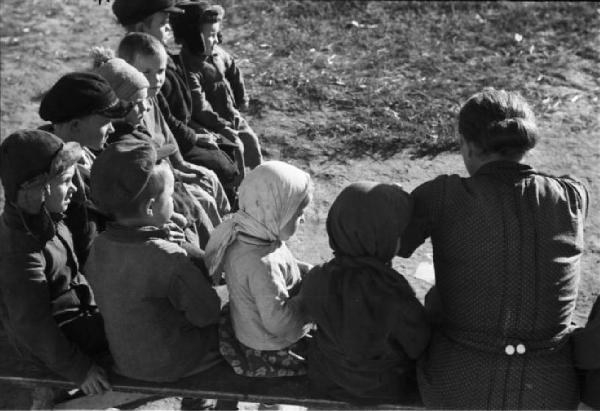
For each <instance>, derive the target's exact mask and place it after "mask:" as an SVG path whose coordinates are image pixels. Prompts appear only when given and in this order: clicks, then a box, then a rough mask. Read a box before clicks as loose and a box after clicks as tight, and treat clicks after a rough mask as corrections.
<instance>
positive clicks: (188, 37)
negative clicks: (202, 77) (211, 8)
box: [169, 2, 208, 54]
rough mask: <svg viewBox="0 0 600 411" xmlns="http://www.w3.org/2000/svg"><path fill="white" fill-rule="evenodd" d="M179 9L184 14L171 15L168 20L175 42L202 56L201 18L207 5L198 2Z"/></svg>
mask: <svg viewBox="0 0 600 411" xmlns="http://www.w3.org/2000/svg"><path fill="white" fill-rule="evenodd" d="M179 7H180V8H181V9H183V10H185V13H180V14H173V15H171V18H170V20H169V22H170V24H171V28H172V29H173V37H175V42H176V43H177V44H181V45H182V46H185V47H186V48H187V49H188V50H189V51H190V52H192V53H194V54H203V53H204V51H205V50H204V42H203V41H202V24H203V23H204V21H203V18H202V17H203V13H204V10H206V8H207V7H208V4H206V3H202V2H198V3H194V4H190V5H181V6H179Z"/></svg>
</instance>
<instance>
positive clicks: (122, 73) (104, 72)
mask: <svg viewBox="0 0 600 411" xmlns="http://www.w3.org/2000/svg"><path fill="white" fill-rule="evenodd" d="M90 55H91V56H92V58H93V68H92V71H93V72H94V73H96V74H99V75H101V76H102V77H104V79H105V80H106V81H107V82H108V83H109V84H110V85H111V87H112V88H113V90H114V91H115V94H116V95H117V97H119V98H120V99H121V100H125V101H131V99H132V97H133V95H134V94H135V93H136V92H137V91H138V90H141V89H143V88H148V87H150V83H148V80H147V79H146V77H145V76H144V75H143V74H142V73H141V72H140V71H138V70H137V69H136V68H135V67H133V66H132V65H131V64H129V63H127V62H126V61H125V60H123V59H120V58H118V57H115V54H114V52H113V51H112V50H110V49H106V48H103V47H94V48H93V49H92V51H91V52H90Z"/></svg>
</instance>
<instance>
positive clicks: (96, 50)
mask: <svg viewBox="0 0 600 411" xmlns="http://www.w3.org/2000/svg"><path fill="white" fill-rule="evenodd" d="M90 57H91V58H92V68H93V69H95V68H98V67H100V66H102V65H103V64H105V63H107V62H108V61H109V60H111V59H114V58H115V52H114V51H112V50H111V49H109V48H106V47H93V48H92V49H91V50H90Z"/></svg>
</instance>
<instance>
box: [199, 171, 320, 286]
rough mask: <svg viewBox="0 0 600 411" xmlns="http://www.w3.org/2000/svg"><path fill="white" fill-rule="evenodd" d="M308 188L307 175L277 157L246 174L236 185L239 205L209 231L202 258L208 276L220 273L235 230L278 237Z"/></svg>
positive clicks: (260, 236) (254, 234)
mask: <svg viewBox="0 0 600 411" xmlns="http://www.w3.org/2000/svg"><path fill="white" fill-rule="evenodd" d="M309 190H310V176H309V175H308V174H307V173H305V172H304V171H302V170H300V169H298V168H296V167H294V166H292V165H290V164H287V163H284V162H281V161H267V162H264V163H262V164H261V165H259V166H258V167H256V168H255V169H254V170H252V171H251V172H249V173H248V174H246V177H245V178H244V180H243V181H242V184H241V185H240V192H239V206H240V209H239V211H237V212H236V213H234V214H233V216H232V218H230V219H228V220H225V221H223V222H222V223H221V224H219V226H218V227H217V228H216V229H215V230H214V231H213V232H212V234H211V236H210V239H209V241H208V244H207V245H206V253H205V262H206V264H207V266H208V271H209V273H210V275H211V276H213V275H215V274H220V272H221V265H222V261H223V257H224V256H225V252H226V251H227V248H228V247H229V245H231V243H233V242H234V241H235V239H236V238H237V234H238V233H244V234H248V235H250V236H252V237H255V238H260V239H262V240H266V241H277V240H279V237H280V233H281V229H282V228H283V227H285V226H286V224H287V223H288V222H289V221H290V219H291V218H292V216H293V215H294V214H295V213H296V211H297V210H298V208H299V207H300V204H302V202H303V201H304V199H305V198H306V196H307V195H308V194H309Z"/></svg>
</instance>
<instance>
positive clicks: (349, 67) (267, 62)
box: [222, 0, 600, 159]
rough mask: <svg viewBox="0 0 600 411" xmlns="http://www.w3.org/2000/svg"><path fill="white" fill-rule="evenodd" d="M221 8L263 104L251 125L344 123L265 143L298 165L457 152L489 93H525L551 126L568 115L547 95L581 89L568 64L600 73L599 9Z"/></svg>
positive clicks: (352, 4)
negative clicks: (314, 114) (483, 94)
mask: <svg viewBox="0 0 600 411" xmlns="http://www.w3.org/2000/svg"><path fill="white" fill-rule="evenodd" d="M222 4H223V6H224V7H225V10H226V11H227V16H226V18H227V27H232V28H234V29H235V30H234V31H235V33H236V35H235V37H234V38H229V39H227V38H226V40H225V42H226V46H228V44H229V45H231V46H233V47H235V49H236V54H237V55H238V58H240V59H241V60H244V59H246V60H247V64H246V67H245V72H246V73H248V74H249V75H248V76H247V77H249V78H248V84H250V88H251V92H252V95H254V96H260V97H258V98H255V99H254V100H253V101H252V103H253V107H252V110H251V116H254V117H256V118H261V116H262V114H261V113H262V112H263V111H264V110H274V111H279V112H281V113H282V114H283V115H287V116H294V115H298V114H300V113H307V112H311V111H314V110H319V111H329V112H332V113H335V115H332V116H331V117H330V118H329V119H326V120H325V121H322V122H312V121H307V122H304V123H302V124H300V126H299V127H298V128H297V134H296V137H295V138H294V141H292V142H290V141H289V139H284V138H280V137H277V136H266V145H267V146H268V145H269V144H271V145H277V146H279V147H280V149H281V152H282V154H283V153H286V154H287V155H290V154H293V155H294V157H296V158H300V159H310V158H313V157H315V156H324V157H325V158H327V159H347V158H357V157H363V156H370V157H374V158H381V159H385V158H388V157H390V156H393V155H394V154H396V153H397V152H399V151H401V150H405V149H409V150H411V152H412V153H413V155H414V156H417V157H419V156H435V155H437V154H439V153H441V152H444V151H454V150H457V148H458V147H457V143H456V129H455V119H456V115H457V113H458V110H459V107H460V104H461V102H463V101H464V100H465V99H466V98H468V97H469V96H470V95H472V94H473V93H474V92H476V91H479V90H480V89H481V88H482V87H484V86H494V87H496V88H506V89H511V90H519V91H520V92H521V93H522V94H523V95H524V96H525V97H526V98H528V99H529V100H530V101H532V102H536V103H535V107H534V109H535V111H536V112H537V113H538V114H539V115H542V116H543V115H545V114H547V113H551V112H552V110H553V109H555V108H556V106H557V102H558V103H560V101H559V100H560V97H557V96H553V95H552V94H548V89H549V88H551V87H555V86H561V85H572V84H571V83H570V82H569V79H567V78H565V77H564V76H561V75H560V74H558V73H559V72H560V70H561V69H564V68H565V67H567V65H568V64H569V61H570V60H569V56H572V55H576V56H580V57H582V58H585V59H588V60H591V61H593V62H594V63H596V64H597V63H600V55H599V51H598V50H599V48H598V47H597V46H598V45H599V44H598V33H599V30H598V27H599V26H600V25H599V24H598V17H599V12H598V4H594V3H554V2H553V3H511V2H494V3H487V2H475V3H473V2H361V1H358V2H357V1H343V2H337V1H331V2H313V1H304V0H303V1H277V2H270V1H259V0H256V1H252V2H239V1H235V0H227V1H223V2H222ZM253 45H254V46H253ZM591 70H592V72H591V73H590V75H595V76H597V77H598V76H600V72H599V71H597V70H594V69H591ZM586 97H587V96H586ZM589 97H590V98H592V97H591V96H589Z"/></svg>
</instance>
